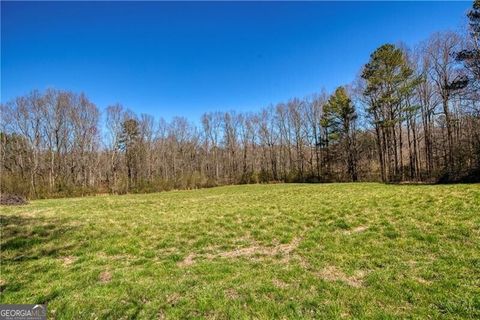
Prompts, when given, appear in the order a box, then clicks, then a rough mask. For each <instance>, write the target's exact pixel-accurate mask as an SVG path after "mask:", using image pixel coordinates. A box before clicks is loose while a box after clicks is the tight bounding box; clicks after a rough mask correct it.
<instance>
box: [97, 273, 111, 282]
mask: <svg viewBox="0 0 480 320" xmlns="http://www.w3.org/2000/svg"><path fill="white" fill-rule="evenodd" d="M111 280H112V274H111V273H110V272H109V271H103V272H102V273H100V275H99V276H98V281H99V282H100V283H108V282H110V281H111Z"/></svg>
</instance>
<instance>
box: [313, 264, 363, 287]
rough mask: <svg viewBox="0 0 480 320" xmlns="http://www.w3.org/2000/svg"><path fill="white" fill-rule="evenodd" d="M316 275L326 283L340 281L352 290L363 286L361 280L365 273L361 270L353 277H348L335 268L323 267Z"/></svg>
mask: <svg viewBox="0 0 480 320" xmlns="http://www.w3.org/2000/svg"><path fill="white" fill-rule="evenodd" d="M317 275H318V276H319V277H320V278H322V279H323V280H327V281H341V282H343V283H346V284H348V285H349V286H351V287H354V288H360V287H361V286H363V278H364V277H365V275H366V273H365V272H364V271H362V270H359V271H356V272H355V274H354V275H352V276H349V275H347V274H345V273H344V272H343V271H342V270H340V269H338V268H337V267H335V266H328V267H325V268H324V269H323V270H322V271H320V272H318V273H317Z"/></svg>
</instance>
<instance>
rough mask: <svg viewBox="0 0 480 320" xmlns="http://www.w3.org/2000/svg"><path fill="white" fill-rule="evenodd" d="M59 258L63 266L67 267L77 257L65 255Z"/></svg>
mask: <svg viewBox="0 0 480 320" xmlns="http://www.w3.org/2000/svg"><path fill="white" fill-rule="evenodd" d="M61 260H62V263H63V266H64V267H68V266H70V265H72V264H73V263H74V262H75V261H76V260H77V257H74V256H67V257H63V258H61Z"/></svg>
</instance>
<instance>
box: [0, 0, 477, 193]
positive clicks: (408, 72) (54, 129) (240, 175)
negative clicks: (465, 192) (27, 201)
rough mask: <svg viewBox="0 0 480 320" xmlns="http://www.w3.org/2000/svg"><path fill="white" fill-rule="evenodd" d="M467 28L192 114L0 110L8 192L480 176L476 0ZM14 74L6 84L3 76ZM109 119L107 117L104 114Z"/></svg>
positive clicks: (50, 107) (51, 95) (38, 97)
mask: <svg viewBox="0 0 480 320" xmlns="http://www.w3.org/2000/svg"><path fill="white" fill-rule="evenodd" d="M467 21H468V30H466V31H465V33H464V34H458V33H454V32H443V33H436V34H433V35H432V36H431V37H430V38H429V39H426V40H425V41H424V42H422V43H420V44H418V45H417V46H415V47H414V48H407V47H406V46H404V45H402V44H400V45H393V44H385V45H382V46H380V47H379V48H378V49H376V50H375V51H374V52H373V53H372V54H371V56H370V60H369V61H366V64H365V65H364V66H363V67H362V69H361V70H360V72H359V75H358V78H357V79H356V80H355V81H353V82H352V83H351V84H349V85H345V86H341V87H339V88H337V89H336V90H334V92H331V93H327V92H320V93H318V94H315V95H312V96H309V97H305V98H292V99H291V100H289V101H287V102H285V103H278V104H276V105H271V106H268V107H266V108H265V109H263V110H261V111H259V112H254V113H238V112H234V111H231V112H211V113H205V114H204V115H203V116H202V117H201V119H199V121H198V122H196V123H192V122H190V121H188V120H187V119H185V118H180V117H179V118H174V119H173V120H172V121H170V122H166V121H164V120H163V119H158V118H155V117H153V116H151V115H146V114H141V115H136V114H134V113H133V112H131V111H129V110H128V109H127V108H125V107H123V106H122V105H120V104H115V105H112V106H109V107H107V108H106V109H105V110H104V113H103V115H102V113H101V111H100V110H99V109H98V108H97V106H96V105H95V104H94V103H93V102H92V101H90V100H89V99H88V97H87V96H86V95H85V94H83V93H80V94H77V93H73V92H68V91H63V90H56V89H49V90H46V91H45V92H39V91H33V92H31V93H29V94H26V95H25V96H21V97H18V98H16V99H14V100H13V101H9V102H7V103H5V104H2V105H1V124H0V125H1V127H0V140H1V191H2V192H5V193H15V194H21V195H24V196H27V197H29V198H42V197H55V196H71V195H86V194H96V193H127V192H150V191H159V190H169V189H181V188H196V187H207V186H215V185H224V184H239V183H267V182H334V181H384V182H402V181H406V182H455V181H474V180H478V179H479V177H480V1H479V0H476V1H475V2H474V3H473V7H472V9H471V10H470V11H469V12H468V14H467ZM4 80H5V81H8V79H4ZM101 119H102V121H101Z"/></svg>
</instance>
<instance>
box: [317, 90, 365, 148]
mask: <svg viewBox="0 0 480 320" xmlns="http://www.w3.org/2000/svg"><path fill="white" fill-rule="evenodd" d="M356 117H357V115H356V113H355V107H354V105H353V103H352V100H351V99H350V97H349V96H348V93H347V91H346V90H345V88H344V87H338V88H337V89H336V90H335V93H333V94H332V96H331V97H330V99H329V100H328V102H327V103H326V104H325V106H324V108H323V117H322V120H321V121H322V123H321V124H322V126H324V127H327V128H329V131H330V132H329V133H330V139H331V140H338V139H340V138H341V137H342V136H344V135H346V134H348V131H349V129H350V124H351V123H352V122H353V121H354V120H355V119H356Z"/></svg>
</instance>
